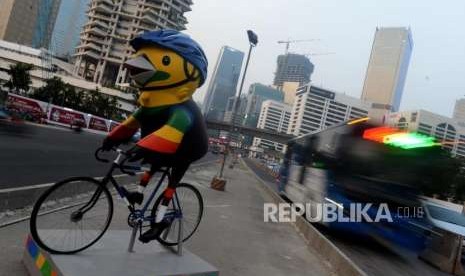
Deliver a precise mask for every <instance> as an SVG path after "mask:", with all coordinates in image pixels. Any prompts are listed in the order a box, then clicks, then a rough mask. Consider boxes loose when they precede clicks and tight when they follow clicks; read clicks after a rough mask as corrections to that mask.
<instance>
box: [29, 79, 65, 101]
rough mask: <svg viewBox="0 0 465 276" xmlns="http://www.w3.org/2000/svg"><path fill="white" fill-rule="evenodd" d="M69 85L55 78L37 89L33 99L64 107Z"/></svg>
mask: <svg viewBox="0 0 465 276" xmlns="http://www.w3.org/2000/svg"><path fill="white" fill-rule="evenodd" d="M66 86H67V84H66V83H64V82H63V81H62V80H61V78H59V77H53V78H51V79H48V80H46V81H45V85H44V86H42V87H40V88H38V89H36V90H35V91H34V92H33V93H32V94H31V97H32V98H34V99H37V100H40V101H44V102H50V103H52V104H56V105H63V104H64V102H65V97H66V96H65V93H64V92H65V90H66Z"/></svg>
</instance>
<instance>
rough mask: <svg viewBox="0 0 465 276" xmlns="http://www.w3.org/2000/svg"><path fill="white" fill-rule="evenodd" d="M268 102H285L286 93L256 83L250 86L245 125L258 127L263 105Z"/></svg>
mask: <svg viewBox="0 0 465 276" xmlns="http://www.w3.org/2000/svg"><path fill="white" fill-rule="evenodd" d="M266 100H274V101H277V102H283V101H284V93H283V92H281V91H279V90H277V89H274V88H273V87H270V86H266V85H263V84H261V83H254V84H252V85H250V88H249V93H248V94H247V100H246V101H247V105H246V107H245V111H244V119H243V124H244V125H246V126H250V127H256V126H257V123H258V118H259V117H260V110H261V108H262V104H263V102H264V101H266Z"/></svg>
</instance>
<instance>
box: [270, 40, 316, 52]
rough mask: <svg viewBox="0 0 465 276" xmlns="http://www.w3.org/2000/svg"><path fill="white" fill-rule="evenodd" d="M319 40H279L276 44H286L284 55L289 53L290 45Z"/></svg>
mask: <svg viewBox="0 0 465 276" xmlns="http://www.w3.org/2000/svg"><path fill="white" fill-rule="evenodd" d="M318 40H319V39H298V40H279V41H278V44H286V51H285V54H286V55H287V53H289V45H290V44H291V43H299V42H310V41H318Z"/></svg>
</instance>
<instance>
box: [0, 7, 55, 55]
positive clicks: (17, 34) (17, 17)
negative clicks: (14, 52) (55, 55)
mask: <svg viewBox="0 0 465 276" xmlns="http://www.w3.org/2000/svg"><path fill="white" fill-rule="evenodd" d="M60 2H61V1H60V0H21V1H18V0H2V1H1V8H0V39H3V40H7V41H10V42H14V43H18V44H22V45H27V46H32V47H35V48H49V46H50V40H51V37H52V30H53V26H54V25H55V19H56V16H57V13H58V8H59V7H60Z"/></svg>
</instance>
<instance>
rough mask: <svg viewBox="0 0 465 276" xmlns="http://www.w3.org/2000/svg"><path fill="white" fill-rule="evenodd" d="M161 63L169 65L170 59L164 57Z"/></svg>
mask: <svg viewBox="0 0 465 276" xmlns="http://www.w3.org/2000/svg"><path fill="white" fill-rule="evenodd" d="M161 62H162V63H163V65H165V66H167V65H169V64H170V63H171V59H170V57H169V56H164V57H163V59H162V60H161Z"/></svg>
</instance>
